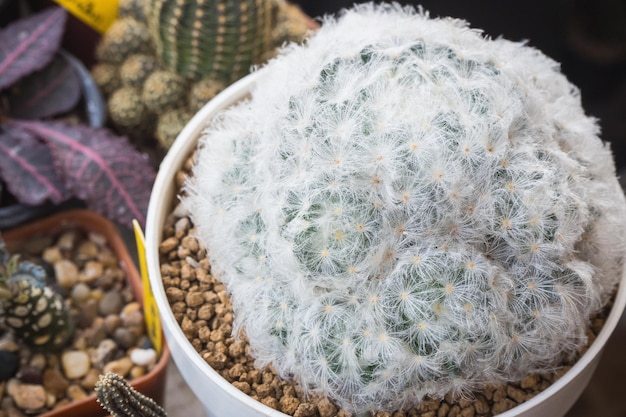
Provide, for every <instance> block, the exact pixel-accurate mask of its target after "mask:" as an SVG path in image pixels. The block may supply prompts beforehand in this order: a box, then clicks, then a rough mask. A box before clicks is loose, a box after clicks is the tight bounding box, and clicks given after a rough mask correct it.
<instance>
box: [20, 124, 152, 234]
mask: <svg viewBox="0 0 626 417" xmlns="http://www.w3.org/2000/svg"><path fill="white" fill-rule="evenodd" d="M9 123H10V124H11V125H16V126H19V127H21V128H22V129H24V130H26V131H28V132H30V133H31V134H33V135H35V136H37V137H39V138H40V139H42V140H43V141H44V142H45V143H46V144H47V145H48V146H49V148H50V150H51V152H52V156H53V159H54V161H55V165H56V167H57V171H58V173H59V175H60V176H61V178H62V179H63V180H64V181H65V184H66V186H67V188H68V189H70V190H71V192H72V193H73V195H74V196H75V197H78V198H80V199H81V200H84V201H85V202H86V203H87V205H88V206H90V207H91V208H92V209H93V210H95V211H98V212H100V213H102V214H103V215H105V216H107V217H108V218H110V219H112V220H115V221H117V222H119V223H121V224H124V225H127V226H129V227H130V225H131V222H132V220H133V219H137V221H138V222H139V223H141V224H142V225H143V224H144V223H145V216H146V212H147V210H148V200H149V199H150V191H151V188H152V182H153V181H154V176H155V173H154V170H153V169H152V166H151V165H150V162H149V161H148V158H147V157H146V156H144V155H142V154H141V153H139V152H138V151H137V150H136V149H135V148H134V147H132V146H131V145H130V143H129V142H128V140H127V139H126V138H124V137H120V136H115V135H113V134H112V133H111V132H110V131H109V130H107V129H101V128H92V127H87V126H72V125H66V124H63V123H59V122H35V121H16V120H13V121H10V122H9Z"/></svg>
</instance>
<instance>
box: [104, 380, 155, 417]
mask: <svg viewBox="0 0 626 417" xmlns="http://www.w3.org/2000/svg"><path fill="white" fill-rule="evenodd" d="M95 391H96V396H97V397H98V402H99V403H100V405H102V407H103V408H105V409H106V410H107V411H108V412H109V413H111V415H112V416H113V417H167V413H166V412H165V410H164V409H163V408H162V407H161V406H159V405H158V404H157V403H156V402H154V400H153V399H151V398H148V397H146V396H145V395H143V394H141V393H140V392H138V391H137V390H135V389H134V388H133V387H131V386H130V385H129V384H128V382H127V381H126V380H125V379H124V378H122V377H121V376H119V375H117V374H115V373H113V372H107V373H106V374H104V375H100V378H99V379H98V382H96V386H95Z"/></svg>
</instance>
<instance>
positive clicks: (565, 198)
mask: <svg viewBox="0 0 626 417" xmlns="http://www.w3.org/2000/svg"><path fill="white" fill-rule="evenodd" d="M364 28H366V29H364ZM597 133H598V132H597V128H596V125H595V122H594V120H593V119H592V118H589V117H588V116H586V115H585V114H584V111H583V109H582V107H581V106H580V98H579V96H578V93H577V90H576V88H575V87H573V86H572V85H571V84H569V83H568V82H567V80H566V79H565V78H564V76H563V75H561V74H560V73H559V71H558V65H557V64H556V63H555V62H553V61H552V60H550V59H549V58H547V57H545V56H544V55H543V54H541V53H540V52H539V51H537V50H534V49H532V48H530V47H527V46H525V45H523V44H518V43H513V42H509V41H506V40H503V39H497V40H491V39H486V38H484V37H482V36H481V34H480V33H479V32H477V31H475V30H470V29H469V28H468V27H467V24H466V23H464V22H461V21H458V20H453V19H431V18H430V17H429V16H428V15H427V14H426V13H425V12H422V11H416V10H414V9H412V8H409V7H405V8H402V7H400V6H398V5H386V4H384V5H379V6H375V5H372V4H367V5H361V6H355V8H354V9H352V10H348V11H345V12H344V13H343V15H342V17H341V18H340V19H339V20H337V21H335V20H332V19H329V20H328V21H326V22H325V24H324V25H323V26H322V29H320V31H319V32H318V33H317V34H316V35H315V36H314V37H312V38H311V39H310V40H309V42H308V43H307V44H306V45H305V46H303V47H298V46H290V47H288V48H287V49H286V50H285V51H284V53H283V54H282V55H280V56H279V57H278V58H276V59H275V60H273V61H271V62H270V63H269V64H268V65H267V66H265V67H264V68H262V69H261V70H259V71H257V72H256V73H254V74H253V75H251V76H247V77H246V78H245V79H243V80H242V81H239V82H236V83H235V84H233V85H232V86H231V87H229V88H228V89H226V90H225V91H224V92H223V93H221V94H220V95H218V96H217V97H216V98H215V99H213V100H212V101H211V102H209V104H208V105H207V106H205V107H204V108H203V109H202V110H201V111H200V112H199V113H197V114H196V116H194V118H193V119H192V121H191V122H190V123H189V124H188V125H187V126H186V127H185V128H184V129H183V131H182V132H181V134H180V136H179V138H178V139H177V140H176V142H175V143H174V145H173V146H172V148H171V150H170V151H169V153H168V154H167V156H166V157H165V159H164V161H163V163H162V165H161V169H160V171H159V174H158V176H157V179H156V182H155V185H154V188H153V192H152V195H151V201H150V204H149V209H148V221H147V229H146V231H147V236H146V237H147V239H146V240H147V245H148V246H147V258H148V269H149V273H150V279H151V283H152V287H153V290H154V291H155V297H156V300H157V304H158V305H159V310H160V312H161V316H162V320H163V325H164V330H165V336H166V339H167V340H168V342H169V344H170V347H171V349H172V355H173V358H174V360H175V362H176V363H177V365H178V367H179V369H180V370H181V373H182V374H183V376H184V377H185V378H186V379H187V381H188V383H189V385H190V386H191V388H192V390H193V391H194V392H195V393H196V395H197V396H198V397H199V398H200V400H201V401H202V402H203V404H204V406H205V407H206V409H207V412H208V414H209V415H211V416H214V415H215V416H224V415H237V416H240V415H267V416H284V415H285V414H294V415H329V416H331V415H337V416H339V415H351V414H352V415H354V414H356V415H361V414H363V415H367V414H368V413H373V414H375V415H388V414H384V413H391V412H394V410H404V409H411V410H412V411H410V412H409V411H407V413H408V415H412V414H411V413H412V412H424V413H426V412H433V415H441V414H444V415H447V413H448V412H451V413H452V412H453V411H452V410H453V409H454V410H455V411H454V413H457V415H458V414H459V413H461V412H462V411H463V410H465V408H467V409H468V411H467V413H470V414H472V413H473V414H472V415H493V414H501V415H502V416H506V417H512V416H521V415H523V416H539V415H552V416H562V415H564V414H565V413H566V411H567V410H568V409H569V407H571V405H572V404H573V403H574V401H575V400H576V398H577V397H578V396H579V395H580V393H581V392H582V390H583V388H584V386H585V384H586V383H587V382H588V380H589V378H590V376H591V374H592V373H593V371H594V369H595V367H596V365H597V363H598V361H599V359H600V355H601V353H602V349H603V346H604V343H605V342H606V340H607V339H608V338H609V336H610V334H611V332H612V331H613V329H614V328H615V326H616V324H617V321H618V320H619V317H620V315H621V313H622V311H623V310H624V306H625V305H626V290H625V289H624V286H623V285H619V290H618V291H617V293H616V288H617V287H618V284H619V283H620V282H623V276H624V256H625V255H626V246H625V242H624V236H626V233H624V232H625V231H624V230H623V228H624V225H623V219H624V216H625V215H626V202H625V199H624V195H623V192H622V190H621V188H620V186H619V183H618V181H617V178H616V175H615V168H614V165H613V163H612V155H611V153H610V151H609V150H608V148H607V147H606V146H605V145H604V144H603V143H602V141H601V140H600V139H599V137H598V136H597ZM190 168H191V170H190ZM184 169H187V172H188V177H187V178H185V176H184V175H185V174H184V173H183V172H184ZM177 199H180V200H182V203H181V204H177V203H176V200H177ZM609 308H610V314H608V316H607V317H606V318H605V320H604V321H603V326H600V327H601V329H600V328H596V329H595V331H591V330H592V329H590V328H589V327H590V326H589V322H590V317H591V316H592V314H594V313H596V312H599V311H600V312H601V311H602V310H603V309H604V310H605V311H606V309H609ZM605 316H606V314H605ZM587 340H589V342H590V343H589V345H587V344H586V341H587ZM253 365H256V368H255V367H254V366H253ZM559 369H560V371H556V372H551V371H555V370H559ZM559 372H561V373H560V374H559ZM553 373H556V374H557V377H554V378H552V379H551V380H550V379H546V378H544V375H545V374H553ZM279 376H280V377H279ZM559 377H560V378H559ZM289 381H295V382H296V383H297V384H296V385H292V383H291V382H289ZM535 386H536V387H535ZM503 391H504V394H502V392H503ZM274 394H276V395H275V396H273V395H274ZM278 394H280V395H278ZM463 394H465V395H463ZM502 395H504V398H498V397H502ZM455 397H456V398H457V400H454V398H455ZM517 397H519V398H517ZM531 397H532V398H531ZM311 398H319V400H315V401H316V402H314V401H309V400H310V399H311ZM329 399H330V400H332V401H329ZM514 400H515V401H514ZM305 405H306V406H305ZM470 408H471V409H470ZM399 412H400V411H399ZM316 413H317V414H316ZM463 413H465V411H463ZM467 413H465V414H467ZM401 415H402V414H401Z"/></svg>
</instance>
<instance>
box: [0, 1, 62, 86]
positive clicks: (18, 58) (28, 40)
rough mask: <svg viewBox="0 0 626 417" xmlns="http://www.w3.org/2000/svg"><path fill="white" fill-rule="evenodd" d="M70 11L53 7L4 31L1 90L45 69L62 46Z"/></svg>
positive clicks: (1, 37)
mask: <svg viewBox="0 0 626 417" xmlns="http://www.w3.org/2000/svg"><path fill="white" fill-rule="evenodd" d="M66 20H67V12H65V9H63V8H62V7H57V6H55V7H50V8H48V9H45V10H43V11H41V12H39V13H37V14H34V15H32V16H29V17H26V18H23V19H20V20H18V21H16V22H14V23H12V24H10V25H8V26H7V27H6V28H4V29H2V30H1V31H0V90H2V89H4V88H6V87H8V86H9V85H11V84H13V83H14V82H15V81H17V80H18V79H20V78H22V77H24V76H25V75H27V74H30V73H31V72H33V71H36V70H38V69H41V68H43V67H44V66H45V65H46V64H48V62H50V60H51V59H52V57H53V56H54V53H55V52H56V51H57V50H58V49H59V45H60V43H61V36H62V35H63V30H64V29H65V21H66Z"/></svg>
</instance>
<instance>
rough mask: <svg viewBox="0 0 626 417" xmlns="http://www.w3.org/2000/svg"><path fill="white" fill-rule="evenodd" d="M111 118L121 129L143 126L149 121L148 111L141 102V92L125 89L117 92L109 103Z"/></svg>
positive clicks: (132, 88)
mask: <svg viewBox="0 0 626 417" xmlns="http://www.w3.org/2000/svg"><path fill="white" fill-rule="evenodd" d="M108 110H109V116H110V117H111V120H112V121H113V123H115V124H116V125H117V126H119V127H121V128H125V129H128V128H135V127H138V126H142V124H143V123H145V121H146V120H147V119H148V110H147V108H146V106H145V104H144V103H143V101H142V100H141V90H140V89H138V88H135V87H123V88H120V89H119V90H116V91H115V92H114V93H113V94H112V95H111V98H110V99H109V102H108Z"/></svg>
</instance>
